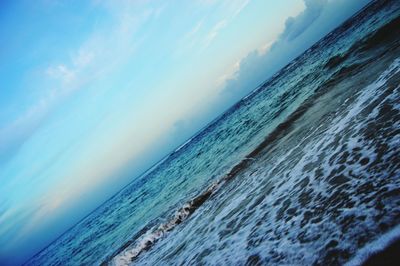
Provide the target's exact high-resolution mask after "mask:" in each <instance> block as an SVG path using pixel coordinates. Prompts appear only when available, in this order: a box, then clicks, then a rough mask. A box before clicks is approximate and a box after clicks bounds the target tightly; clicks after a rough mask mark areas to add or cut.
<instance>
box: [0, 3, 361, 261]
mask: <svg viewBox="0 0 400 266" xmlns="http://www.w3.org/2000/svg"><path fill="white" fill-rule="evenodd" d="M366 3H368V0H352V1H347V0H285V1H273V0H220V1H216V0H193V1H183V0H182V1H161V0H160V1H157V0H154V1H145V0H136V1H134V0H131V1H129V0H121V1H111V0H92V1H59V0H38V1H27V0H26V1H1V2H0V77H1V82H0V264H2V263H6V264H20V263H22V262H24V261H25V260H26V259H28V258H29V257H31V256H32V255H33V254H35V253H36V252H38V251H39V250H41V249H42V248H43V247H45V246H46V245H48V244H49V243H50V242H51V241H53V240H54V239H55V238H57V237H58V236H59V235H60V234H62V233H63V232H64V231H65V230H67V229H68V228H69V227H71V226H72V225H74V224H75V223H76V222H77V221H79V220H80V219H82V218H83V217H84V216H85V215H87V214H88V213H90V212H91V211H92V210H93V209H95V208H96V207H98V206H99V205H100V204H102V203H103V202H104V201H105V200H107V199H108V198H109V197H111V196H112V195H114V194H115V193H116V192H117V191H119V190H120V189H121V188H122V187H123V186H125V185H126V184H128V183H129V182H131V181H132V180H134V179H135V178H137V176H138V175H139V174H140V173H141V172H143V171H145V170H146V169H147V168H149V167H150V166H151V165H153V164H154V163H156V162H157V161H159V160H160V159H161V158H163V157H164V156H166V155H167V154H168V153H169V152H170V151H172V150H173V149H174V148H175V147H177V146H179V145H180V144H181V143H183V142H185V140H186V139H188V138H189V137H190V136H192V135H193V134H195V133H196V132H197V131H198V130H199V129H201V128H202V127H204V126H205V125H206V124H207V123H209V122H210V121H212V120H213V119H214V118H215V117H217V116H218V115H220V114H221V112H223V111H224V110H226V109H227V108H229V107H230V106H231V105H232V104H234V103H235V102H236V101H238V100H239V99H240V98H241V97H243V96H245V95H246V94H248V93H250V92H251V91H252V90H253V89H254V88H255V87H256V86H257V85H259V84H260V83H261V82H263V81H264V80H266V79H267V78H268V77H270V76H272V75H273V74H274V73H275V72H276V71H278V70H279V69H280V68H282V67H283V66H284V65H286V64H287V63H288V62H290V61H291V60H292V59H294V58H295V57H296V56H298V55H300V54H301V53H302V52H303V51H304V50H306V49H307V48H308V47H310V46H311V45H312V44H313V43H315V42H316V41H318V40H319V39H320V38H322V37H323V36H324V35H326V34H327V33H329V32H330V31H331V30H332V29H334V28H335V27H336V26H338V25H340V23H342V22H343V21H344V20H345V19H346V18H348V17H350V16H351V15H352V14H354V13H355V12H356V11H357V10H359V9H360V8H361V7H362V6H364V5H365V4H366Z"/></svg>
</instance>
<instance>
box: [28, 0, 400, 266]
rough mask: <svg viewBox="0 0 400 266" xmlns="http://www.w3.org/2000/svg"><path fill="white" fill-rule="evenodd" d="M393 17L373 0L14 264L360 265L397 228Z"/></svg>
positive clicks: (399, 55) (399, 101) (397, 49)
mask: <svg viewBox="0 0 400 266" xmlns="http://www.w3.org/2000/svg"><path fill="white" fill-rule="evenodd" d="M399 16H400V1H379V2H377V3H374V4H373V5H371V6H370V7H369V8H367V9H365V10H364V11H362V12H361V13H359V14H358V15H357V16H356V17H354V18H353V19H352V20H351V21H350V22H348V23H345V24H344V25H342V26H341V27H339V28H338V29H336V30H335V31H334V32H333V33H331V34H329V35H328V36H327V37H325V38H324V39H322V40H321V41H320V42H318V43H317V44H316V45H314V46H313V47H311V48H310V49H309V50H307V51H306V52H305V53H304V54H303V55H302V56H300V57H299V58H297V59H296V60H294V61H293V62H292V63H291V64H289V65H288V66H286V67H285V68H284V69H283V70H281V71H280V72H279V73H277V74H276V75H275V76H274V77H272V78H271V79H270V80H268V81H267V82H266V83H264V84H263V85H262V86H260V87H259V88H257V89H256V90H255V91H254V92H253V93H252V94H250V95H249V96H247V97H245V98H244V99H243V100H242V101H240V102H239V103H237V104H236V105H235V106H233V107H232V108H231V109H230V110H228V111H227V112H226V113H225V114H223V115H222V116H221V117H219V118H218V119H217V120H215V121H214V122H213V123H211V124H210V125H209V126H208V127H207V128H205V129H204V130H203V131H202V132H200V133H199V134H197V135H196V136H194V137H193V138H192V139H191V140H190V141H188V142H187V143H186V144H185V145H183V146H181V147H180V148H178V149H177V150H175V151H174V152H173V153H172V154H170V155H169V156H168V157H166V158H165V159H164V160H163V161H162V162H161V163H160V164H158V165H157V166H156V167H154V168H153V169H151V170H150V171H148V172H147V173H145V174H144V175H142V176H141V177H139V178H137V179H135V181H134V182H132V183H131V184H130V185H129V186H127V187H126V188H125V189H124V190H123V191H121V192H120V193H118V194H117V195H115V196H114V197H113V198H112V199H110V200H109V201H108V202H106V203H105V204H104V205H103V206H101V207H100V208H99V209H97V210H96V211H95V212H94V213H92V214H91V215H90V216H89V217H87V218H86V219H84V220H83V221H81V222H80V223H79V224H77V225H76V226H75V227H74V228H72V229H71V230H70V231H68V232H66V233H65V234H64V235H63V236H62V237H60V238H59V239H58V240H57V241H55V242H54V243H52V244H51V245H50V246H49V247H47V248H46V249H44V250H43V251H42V252H40V253H39V254H38V255H36V256H35V257H34V258H32V259H31V260H30V261H29V262H28V263H27V264H28V265H57V264H59V265H78V264H79V265H81V264H101V263H104V264H115V265H129V264H130V263H134V264H145V265H165V264H173V265H175V264H185V265H188V264H212V265H215V264H216V265H221V264H222V265H225V264H241V265H244V264H249V265H256V264H267V265H274V264H276V265H293V264H294V265H304V264H307V265H308V264H317V265H320V264H322V265H326V264H329V265H336V264H343V263H345V262H349V261H350V262H351V263H354V264H358V263H361V262H362V261H363V259H364V258H365V257H367V256H368V255H365V254H368V253H366V252H364V253H362V252H363V250H365V248H366V247H368V246H369V247H370V246H371V245H374V244H373V243H382V241H379V239H380V238H382V237H387V234H388V232H392V231H393V230H392V231H391V229H393V228H396V226H398V225H399V224H400V160H399V158H398V154H400V86H399V85H400V73H399V72H400V45H399V44H400V37H399V36H400V22H399ZM397 231H398V230H397ZM397 231H395V232H397ZM397 236H398V235H396V234H393V233H392V237H394V238H395V237H397ZM363 254H364V255H363Z"/></svg>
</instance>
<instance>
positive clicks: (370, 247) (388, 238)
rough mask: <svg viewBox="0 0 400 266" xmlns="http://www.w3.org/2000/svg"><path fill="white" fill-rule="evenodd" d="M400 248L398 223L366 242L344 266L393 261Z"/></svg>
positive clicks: (399, 227) (399, 226) (386, 263)
mask: <svg viewBox="0 0 400 266" xmlns="http://www.w3.org/2000/svg"><path fill="white" fill-rule="evenodd" d="M399 250H400V225H397V226H396V227H394V228H393V229H392V230H390V231H389V232H387V233H385V234H383V235H382V236H380V237H379V238H378V239H376V240H374V241H373V242H370V243H368V244H366V245H365V246H364V247H363V248H362V249H360V250H359V251H358V252H357V253H356V255H355V256H354V257H353V258H352V259H351V260H350V261H349V262H348V263H346V264H345V266H357V265H378V264H382V262H385V265H388V263H389V262H392V263H394V262H395V260H396V258H397V256H398V252H399Z"/></svg>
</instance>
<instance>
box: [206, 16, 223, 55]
mask: <svg viewBox="0 0 400 266" xmlns="http://www.w3.org/2000/svg"><path fill="white" fill-rule="evenodd" d="M226 25H227V21H226V20H225V19H224V20H221V21H218V22H217V23H216V24H215V25H214V27H213V28H212V29H211V31H210V32H209V33H208V34H207V36H206V38H205V40H204V49H205V48H207V47H208V46H209V45H210V44H211V42H212V41H213V40H214V39H215V37H217V35H218V34H219V32H220V31H221V30H222V29H223V28H225V27H226Z"/></svg>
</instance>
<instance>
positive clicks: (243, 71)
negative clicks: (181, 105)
mask: <svg viewBox="0 0 400 266" xmlns="http://www.w3.org/2000/svg"><path fill="white" fill-rule="evenodd" d="M369 1H370V0H359V1H345V0H304V4H305V9H304V10H303V11H302V12H301V13H300V14H299V15H297V16H296V17H289V18H288V19H287V20H286V22H285V28H284V30H283V32H282V33H281V34H280V35H279V37H278V38H277V39H276V40H275V42H274V43H273V44H271V43H268V44H266V47H264V48H262V49H257V50H254V51H252V52H250V53H249V54H248V55H247V56H246V57H244V58H243V59H242V60H241V61H240V64H239V69H238V70H237V71H236V73H235V74H234V78H230V79H227V80H226V81H225V87H224V89H223V90H222V92H221V95H220V101H222V102H224V103H225V104H226V105H231V104H232V103H234V102H236V101H238V100H239V99H240V98H242V97H244V96H245V95H246V94H248V93H249V92H250V91H252V90H253V89H255V88H256V87H257V86H258V85H259V84H261V83H262V82H263V81H265V80H266V79H268V78H269V77H271V76H272V75H273V74H274V73H276V72H277V71H278V70H279V69H281V68H282V67H284V66H285V65H286V64H288V63H289V62H290V61H292V60H293V59H294V58H296V57H297V56H298V55H300V54H301V53H302V52H304V51H305V50H306V49H307V48H309V47H310V46H311V45H313V44H314V43H315V42H317V41H318V40H319V39H321V38H322V37H323V36H325V35H326V34H328V33H329V32H330V31H332V30H333V29H334V28H336V27H337V26H339V25H340V24H341V23H342V22H343V21H344V20H346V19H347V18H348V17H350V16H351V15H352V14H354V13H355V12H356V11H357V10H359V9H360V8H361V7H363V6H364V5H366V4H367V3H368V2H369Z"/></svg>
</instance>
